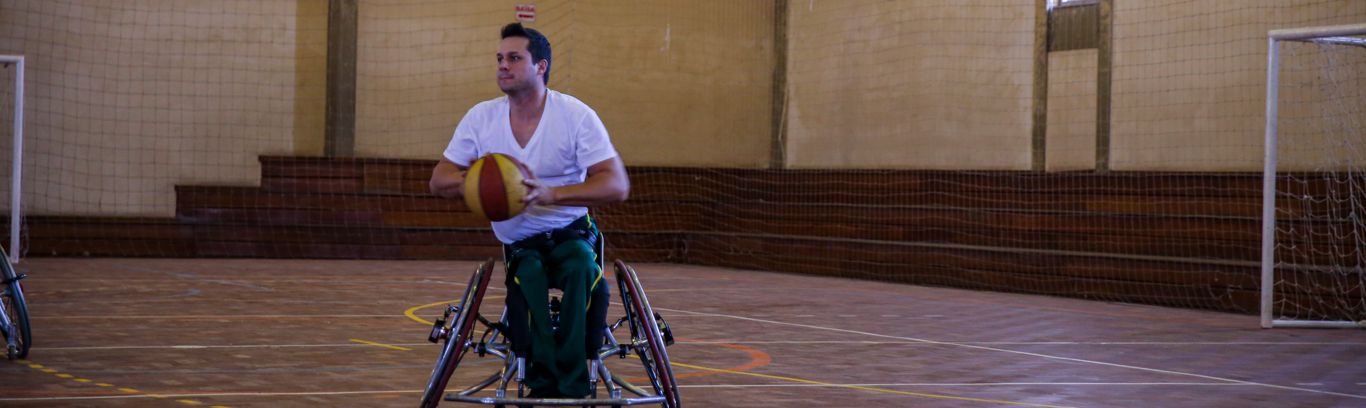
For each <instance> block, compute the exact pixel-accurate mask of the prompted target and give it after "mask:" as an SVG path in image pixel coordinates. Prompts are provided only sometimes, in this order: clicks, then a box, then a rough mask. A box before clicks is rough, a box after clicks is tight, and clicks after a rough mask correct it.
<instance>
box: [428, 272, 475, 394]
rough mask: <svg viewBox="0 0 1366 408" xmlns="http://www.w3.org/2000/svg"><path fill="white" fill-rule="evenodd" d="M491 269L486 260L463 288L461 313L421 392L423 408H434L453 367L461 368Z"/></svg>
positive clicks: (452, 372) (455, 319) (444, 388)
mask: <svg viewBox="0 0 1366 408" xmlns="http://www.w3.org/2000/svg"><path fill="white" fill-rule="evenodd" d="M492 266H493V260H491V259H490V260H488V261H485V262H484V264H483V265H480V266H479V269H477V270H475V274H474V276H471V277H470V284H469V285H468V286H466V287H465V296H464V297H462V298H461V300H460V311H459V313H457V314H456V316H455V318H454V319H452V320H451V322H452V323H453V324H452V326H451V333H450V336H449V337H448V338H447V339H446V347H443V348H442V354H441V358H438V359H437V366H436V367H433V368H432V379H431V381H430V382H429V383H428V384H427V390H425V391H424V392H423V395H422V404H423V407H424V408H431V407H435V406H436V405H437V403H438V402H440V401H441V396H442V394H444V393H445V391H446V385H447V384H448V383H449V382H450V380H451V375H452V374H454V373H455V367H456V366H459V365H460V360H461V358H462V357H464V354H465V351H466V349H465V343H467V342H468V341H469V339H470V332H471V331H473V330H474V321H475V318H474V317H475V316H476V315H477V314H478V313H479V305H480V304H481V303H483V299H484V289H487V288H488V281H489V275H490V272H491V271H490V269H492ZM443 363H444V364H443Z"/></svg>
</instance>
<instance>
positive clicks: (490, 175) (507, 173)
mask: <svg viewBox="0 0 1366 408" xmlns="http://www.w3.org/2000/svg"><path fill="white" fill-rule="evenodd" d="M529 177H530V174H528V172H527V169H526V166H524V165H522V163H521V162H518V161H517V159H514V158H512V156H508V155H505V154H502V153H492V154H488V155H485V156H484V157H480V158H479V160H475V161H474V164H471V165H470V170H469V172H468V173H466V174H465V204H467V205H469V207H470V211H472V212H474V213H475V214H478V215H479V216H481V217H484V218H485V219H487V220H489V221H495V222H496V221H506V220H508V219H509V218H512V217H516V216H517V214H521V213H522V209H524V208H526V204H525V203H523V202H522V197H526V194H527V189H526V185H525V184H522V180H526V179H527V178H529Z"/></svg>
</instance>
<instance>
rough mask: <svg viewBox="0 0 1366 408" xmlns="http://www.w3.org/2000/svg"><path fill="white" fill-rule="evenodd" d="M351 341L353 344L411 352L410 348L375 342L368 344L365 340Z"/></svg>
mask: <svg viewBox="0 0 1366 408" xmlns="http://www.w3.org/2000/svg"><path fill="white" fill-rule="evenodd" d="M351 341H354V342H357V343H363V344H369V345H372V346H380V347H388V348H391V349H395V350H403V351H413V349H410V348H407V347H399V346H391V345H388V344H380V343H375V342H370V341H365V340H356V339H351Z"/></svg>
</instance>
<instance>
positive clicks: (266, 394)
mask: <svg viewBox="0 0 1366 408" xmlns="http://www.w3.org/2000/svg"><path fill="white" fill-rule="evenodd" d="M1050 385H1051V386H1067V387H1075V386H1115V385H1121V386H1123V385H1138V386H1155V385H1170V386H1224V387H1228V386H1235V387H1236V386H1250V385H1253V384H1232V383H897V384H714V385H679V386H678V388H792V387H822V388H832V387H938V386H951V387H958V386H988V387H990V386H998V387H1017V386H1036V387H1037V386H1050ZM492 391H494V390H491V389H483V390H480V392H492ZM418 392H422V390H390V391H305V392H223V393H185V394H167V393H160V394H157V395H161V396H166V397H171V398H189V397H275V396H299V395H356V394H407V393H418ZM122 398H157V397H153V396H151V395H146V394H139V395H102V396H89V397H19V398H0V401H67V400H93V399H122Z"/></svg>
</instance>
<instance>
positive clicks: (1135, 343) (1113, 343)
mask: <svg viewBox="0 0 1366 408" xmlns="http://www.w3.org/2000/svg"><path fill="white" fill-rule="evenodd" d="M708 341H715V342H717V343H726V344H919V345H933V344H926V343H925V342H920V341H862V340H773V341H758V340H755V341H750V340H738V341H726V340H708ZM955 344H1002V345H1024V346H1050V345H1059V346H1241V345H1246V346H1366V342H1363V343H1341V342H1270V341H1268V342H1254V341H1230V342H1217V341H1208V342H1198V341H1197V342H1177V341H1171V342H1166V341H961V342H956V343H955Z"/></svg>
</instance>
